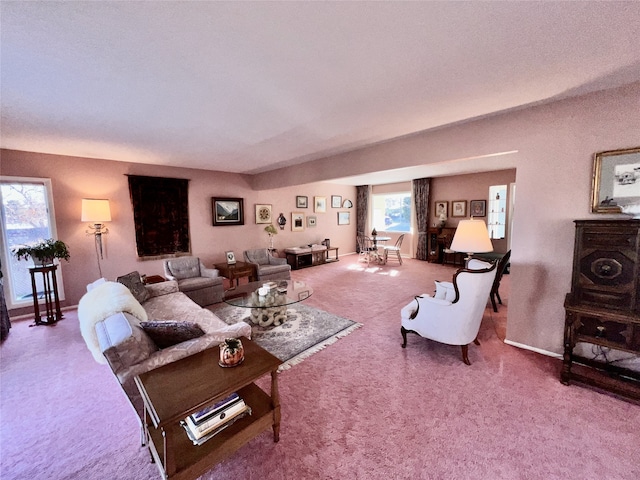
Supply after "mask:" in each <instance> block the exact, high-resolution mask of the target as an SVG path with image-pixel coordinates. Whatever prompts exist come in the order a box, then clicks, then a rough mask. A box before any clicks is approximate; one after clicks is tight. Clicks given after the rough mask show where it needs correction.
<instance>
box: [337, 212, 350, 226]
mask: <svg viewBox="0 0 640 480" xmlns="http://www.w3.org/2000/svg"><path fill="white" fill-rule="evenodd" d="M350 223H351V212H338V225H349V224H350Z"/></svg>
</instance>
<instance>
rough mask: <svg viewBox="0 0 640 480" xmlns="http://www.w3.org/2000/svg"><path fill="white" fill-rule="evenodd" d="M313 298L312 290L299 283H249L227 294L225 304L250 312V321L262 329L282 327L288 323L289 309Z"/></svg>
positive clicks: (278, 281)
mask: <svg viewBox="0 0 640 480" xmlns="http://www.w3.org/2000/svg"><path fill="white" fill-rule="evenodd" d="M312 294H313V289H312V288H311V287H310V286H309V285H308V284H306V283H305V282H300V281H298V280H276V281H274V282H250V283H247V284H245V285H240V286H238V287H236V288H234V289H233V290H227V291H226V292H225V295H224V301H225V303H228V304H229V305H233V306H235V307H244V308H249V309H251V310H250V316H251V321H252V322H253V323H255V324H256V325H260V326H261V327H268V326H270V325H275V326H278V325H281V324H282V323H283V322H284V321H286V320H287V306H288V305H293V304H294V303H298V302H301V301H303V300H305V299H307V298H309V297H310V296H311V295H312Z"/></svg>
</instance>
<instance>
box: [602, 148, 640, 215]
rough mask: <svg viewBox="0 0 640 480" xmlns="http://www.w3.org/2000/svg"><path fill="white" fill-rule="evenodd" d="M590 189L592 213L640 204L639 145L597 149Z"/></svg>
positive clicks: (616, 211) (610, 211) (612, 211)
mask: <svg viewBox="0 0 640 480" xmlns="http://www.w3.org/2000/svg"><path fill="white" fill-rule="evenodd" d="M591 190H592V191H591V212H592V213H619V212H621V211H623V209H624V207H626V206H629V205H634V204H635V205H638V204H640V147H635V148H628V149H624V150H610V151H606V152H598V153H596V154H595V158H594V161H593V178H592V183H591Z"/></svg>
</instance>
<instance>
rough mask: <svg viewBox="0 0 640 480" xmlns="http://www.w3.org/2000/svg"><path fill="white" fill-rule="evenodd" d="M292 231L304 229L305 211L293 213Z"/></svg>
mask: <svg viewBox="0 0 640 480" xmlns="http://www.w3.org/2000/svg"><path fill="white" fill-rule="evenodd" d="M291 231H292V232H302V231H304V213H302V212H292V213H291Z"/></svg>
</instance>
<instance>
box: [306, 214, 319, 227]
mask: <svg viewBox="0 0 640 480" xmlns="http://www.w3.org/2000/svg"><path fill="white" fill-rule="evenodd" d="M317 223H318V217H316V216H315V215H309V216H308V217H307V227H315V226H316V225H317Z"/></svg>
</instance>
